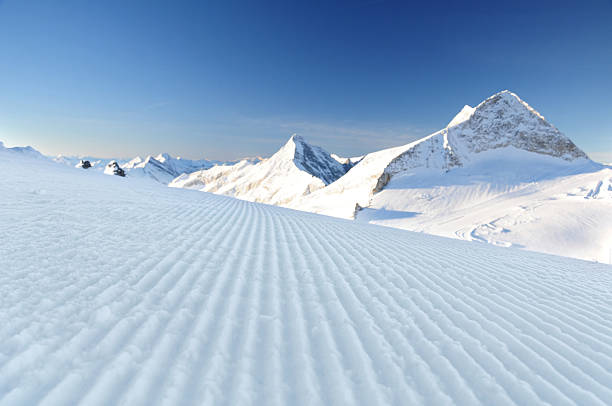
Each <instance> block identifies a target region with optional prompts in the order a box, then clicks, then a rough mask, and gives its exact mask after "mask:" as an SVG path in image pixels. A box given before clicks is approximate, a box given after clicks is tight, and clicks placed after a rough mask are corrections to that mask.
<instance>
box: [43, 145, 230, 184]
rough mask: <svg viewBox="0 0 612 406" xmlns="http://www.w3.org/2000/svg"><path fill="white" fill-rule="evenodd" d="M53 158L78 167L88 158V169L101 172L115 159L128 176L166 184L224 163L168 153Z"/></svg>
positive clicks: (59, 156) (62, 156)
mask: <svg viewBox="0 0 612 406" xmlns="http://www.w3.org/2000/svg"><path fill="white" fill-rule="evenodd" d="M52 159H53V160H54V161H55V162H58V163H62V164H65V165H68V166H72V167H77V168H80V167H81V165H80V162H81V161H82V160H87V161H89V162H90V164H91V168H89V169H88V170H94V171H100V172H104V171H105V168H106V167H107V166H108V164H109V163H111V162H113V161H115V162H117V163H118V165H119V166H120V167H121V168H122V169H123V170H124V171H125V172H126V174H127V176H128V177H139V178H145V179H152V180H155V181H157V182H159V183H162V184H166V185H167V184H168V183H170V182H171V181H172V180H173V179H174V178H176V177H177V176H179V175H182V174H184V173H191V172H195V171H199V170H202V169H208V168H211V167H213V166H214V165H219V164H224V162H221V161H209V160H206V159H201V160H190V159H184V158H180V157H176V158H175V157H172V156H171V155H170V154H167V153H161V154H158V155H156V156H152V155H149V156H147V157H146V158H144V159H143V158H141V157H139V156H138V157H136V158H133V159H131V160H122V159H114V158H113V159H108V158H106V159H105V158H96V157H91V156H79V157H76V156H64V155H58V156H56V157H53V158H52Z"/></svg>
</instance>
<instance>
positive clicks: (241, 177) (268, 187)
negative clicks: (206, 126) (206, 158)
mask: <svg viewBox="0 0 612 406" xmlns="http://www.w3.org/2000/svg"><path fill="white" fill-rule="evenodd" d="M351 166H352V165H351V163H350V161H349V162H348V163H341V162H339V161H338V160H337V159H335V158H333V157H332V156H331V154H329V153H328V152H327V151H325V150H324V149H322V148H321V147H318V146H314V145H310V144H308V143H307V142H306V141H305V140H304V138H302V137H300V136H298V135H295V134H294V135H292V136H291V138H289V140H288V141H287V142H286V143H285V145H283V146H282V147H281V148H280V149H279V150H278V151H277V152H276V153H275V154H274V155H272V156H271V157H270V158H267V159H263V160H261V161H260V162H257V163H255V164H251V163H249V162H244V161H242V162H240V163H238V164H236V165H233V166H216V167H213V168H211V169H208V170H203V171H198V172H194V173H192V174H189V175H185V176H181V177H179V178H177V179H175V180H174V181H172V182H171V183H170V186H171V187H180V188H190V189H196V190H201V191H205V192H212V193H217V194H224V195H227V196H232V197H237V198H240V199H245V200H250V201H255V202H262V203H268V204H275V205H282V206H290V205H291V204H292V202H294V201H296V200H297V199H299V198H301V197H302V196H306V195H309V194H310V193H313V192H314V191H316V190H319V189H322V188H324V187H325V186H327V185H328V184H330V183H333V182H334V181H336V180H337V179H339V178H341V177H342V176H343V175H344V174H345V173H346V171H347V170H349V169H350V167H351Z"/></svg>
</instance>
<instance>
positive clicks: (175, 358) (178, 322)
mask: <svg viewBox="0 0 612 406" xmlns="http://www.w3.org/2000/svg"><path fill="white" fill-rule="evenodd" d="M225 213H226V216H224V217H222V219H223V220H227V221H219V222H218V223H219V225H220V227H219V229H212V230H208V231H207V234H209V235H211V236H213V238H212V239H211V240H210V241H206V240H201V241H200V242H199V245H198V247H199V246H206V247H207V248H208V250H203V251H200V250H199V249H198V252H206V254H205V255H203V256H201V257H200V258H199V259H198V260H197V261H196V262H195V263H194V264H193V265H192V268H193V269H194V271H195V272H199V273H200V275H199V277H198V278H197V279H196V280H195V281H194V282H193V283H192V284H191V286H192V289H191V290H190V291H189V292H188V293H186V294H184V295H183V300H182V301H181V303H180V304H179V305H180V306H181V312H182V313H183V314H182V317H179V316H178V315H176V314H175V315H173V318H172V320H170V321H169V322H168V324H167V328H166V330H170V332H169V333H167V334H163V335H159V334H158V337H156V339H155V342H154V343H153V344H152V349H151V356H150V357H149V358H148V359H147V361H146V364H145V365H144V366H143V367H142V368H141V369H140V371H139V373H138V374H137V375H136V377H135V379H134V383H133V385H131V386H132V387H131V390H129V391H126V392H125V393H124V394H123V397H122V398H120V399H118V400H117V403H123V404H128V405H129V404H153V402H154V401H158V402H160V401H162V400H163V398H162V396H161V395H160V394H159V391H160V390H162V389H163V387H164V384H165V382H168V381H170V380H177V379H179V377H177V376H165V377H164V374H168V373H169V372H170V371H172V370H173V368H172V366H174V365H181V362H184V359H185V358H186V357H187V358H189V357H190V356H191V354H192V352H193V348H192V347H193V343H192V342H191V340H189V339H190V338H191V336H192V334H190V333H191V332H192V331H193V328H194V326H195V325H196V321H197V319H198V318H199V317H200V314H201V313H202V311H203V307H204V300H208V299H209V295H210V293H209V291H208V290H209V289H213V288H214V287H215V286H217V284H218V283H219V282H218V281H219V278H220V277H221V276H222V272H219V271H217V272H215V271H213V270H208V271H204V270H203V268H202V269H200V268H199V266H200V265H202V266H203V267H204V265H206V264H209V262H208V261H211V260H213V259H216V258H218V253H217V252H216V250H215V249H214V248H216V247H217V246H221V247H223V246H225V245H226V244H228V243H229V241H230V240H231V235H232V233H231V230H232V229H233V227H234V226H235V224H237V223H240V221H241V220H242V219H243V218H244V212H243V211H242V210H240V211H227V210H226V211H225ZM227 214H231V215H227ZM228 231H229V232H228ZM211 247H212V248H211ZM220 262H222V261H218V262H217V263H220ZM185 303H188V304H190V306H185ZM179 332H185V333H187V334H184V337H183V338H182V339H180V338H179V337H176V336H177V335H178V334H179ZM180 334H181V335H183V333H180ZM175 369H176V370H177V371H183V370H184V367H177V368H175ZM178 374H179V376H180V375H181V374H180V372H179V373H178ZM168 390H169V388H168ZM147 395H148V396H147ZM145 396H146V397H145Z"/></svg>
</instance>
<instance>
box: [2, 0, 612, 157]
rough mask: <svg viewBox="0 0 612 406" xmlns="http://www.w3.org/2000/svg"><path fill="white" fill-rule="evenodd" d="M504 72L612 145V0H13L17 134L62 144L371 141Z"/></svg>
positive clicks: (491, 83) (188, 146) (395, 134)
mask: <svg viewBox="0 0 612 406" xmlns="http://www.w3.org/2000/svg"><path fill="white" fill-rule="evenodd" d="M426 3H430V4H426ZM503 89H510V90H512V91H514V92H516V93H517V94H518V95H519V96H521V97H522V98H523V99H524V100H526V101H527V102H528V103H529V104H531V105H532V106H533V107H535V108H536V109H537V110H539V111H540V112H541V113H542V114H543V115H544V116H545V117H546V118H547V119H549V121H551V122H552V123H553V124H555V125H556V126H557V127H558V128H559V129H560V130H561V131H563V132H564V133H565V134H567V135H568V136H569V137H571V138H572V139H573V140H574V141H575V142H576V143H577V144H578V145H579V146H580V147H582V148H583V149H584V150H586V151H587V152H588V153H590V154H592V156H594V157H595V158H597V159H604V160H610V161H612V2H611V1H610V0H584V1H570V2H564V1H537V0H533V1H524V2H521V1H518V2H517V1H511V2H496V1H486V2H472V3H470V2H469V1H457V2H436V1H432V2H425V1H419V2H414V3H410V2H400V1H376V0H364V1H353V2H335V3H332V2H329V1H321V2H318V1H303V2H291V1H278V2H267V1H244V2H233V1H219V2H207V1H123V0H122V1H114V0H105V1H77V0H74V1H72V0H64V1H36V0H32V1H24V0H0V140H3V141H5V143H6V144H8V145H24V144H29V145H33V146H34V147H36V148H38V149H40V150H42V151H43V152H45V153H48V154H58V153H64V154H89V155H97V156H107V157H108V156H116V157H130V156H135V155H144V154H148V153H155V152H160V151H167V152H169V153H171V154H176V155H182V156H185V157H191V158H196V157H208V158H218V159H233V158H238V157H241V156H246V155H268V154H270V153H272V152H274V151H275V150H276V149H277V148H278V147H279V146H280V145H281V144H282V143H284V141H285V140H286V139H287V138H288V137H289V136H290V135H291V134H292V133H294V132H297V133H299V134H301V135H303V136H305V137H306V138H307V139H308V140H309V141H311V142H313V143H315V144H318V145H321V146H323V147H325V148H327V149H328V150H330V151H331V152H336V153H338V154H340V155H358V154H362V153H364V152H368V151H372V150H375V149H379V148H384V147H389V146H395V145H400V144H403V143H406V142H409V141H411V140H413V139H415V138H418V137H421V136H425V135H427V134H429V133H430V132H432V131H435V130H438V129H440V128H442V127H443V126H444V125H445V124H446V123H447V122H448V121H449V120H450V119H451V118H452V117H453V116H454V114H455V113H457V112H458V111H459V110H460V109H461V108H462V107H463V105H464V104H470V105H475V104H477V103H478V102H480V101H481V100H482V99H484V98H486V97H488V96H489V95H491V94H493V93H495V92H497V91H500V90H503Z"/></svg>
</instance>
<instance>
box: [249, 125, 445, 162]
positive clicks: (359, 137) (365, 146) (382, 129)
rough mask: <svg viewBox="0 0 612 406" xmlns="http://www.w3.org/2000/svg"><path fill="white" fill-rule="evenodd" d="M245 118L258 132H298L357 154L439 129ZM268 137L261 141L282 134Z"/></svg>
mask: <svg viewBox="0 0 612 406" xmlns="http://www.w3.org/2000/svg"><path fill="white" fill-rule="evenodd" d="M244 121H245V123H244V124H246V125H248V126H249V127H250V128H253V129H257V130H258V131H256V132H257V133H260V132H261V131H262V130H264V131H265V130H268V131H267V132H269V133H270V134H279V135H284V136H289V135H290V134H293V133H297V134H300V135H303V136H305V137H306V138H307V139H308V140H309V141H311V142H313V143H317V144H319V145H321V146H324V147H326V148H327V149H329V150H330V151H332V152H338V153H343V154H355V155H361V154H363V153H367V152H372V151H376V150H378V149H383V148H388V147H392V146H398V145H402V144H406V143H409V142H411V141H414V140H416V139H418V138H421V137H424V136H426V135H428V134H430V133H432V132H434V131H435V130H436V129H433V128H425V127H419V126H410V125H383V124H379V123H366V122H364V123H357V122H352V121H351V122H349V121H347V122H340V123H329V122H313V121H306V120H286V119H281V118H244ZM264 138H265V139H261V140H260V141H262V142H267V141H272V140H278V136H277V137H269V136H265V137H264Z"/></svg>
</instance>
